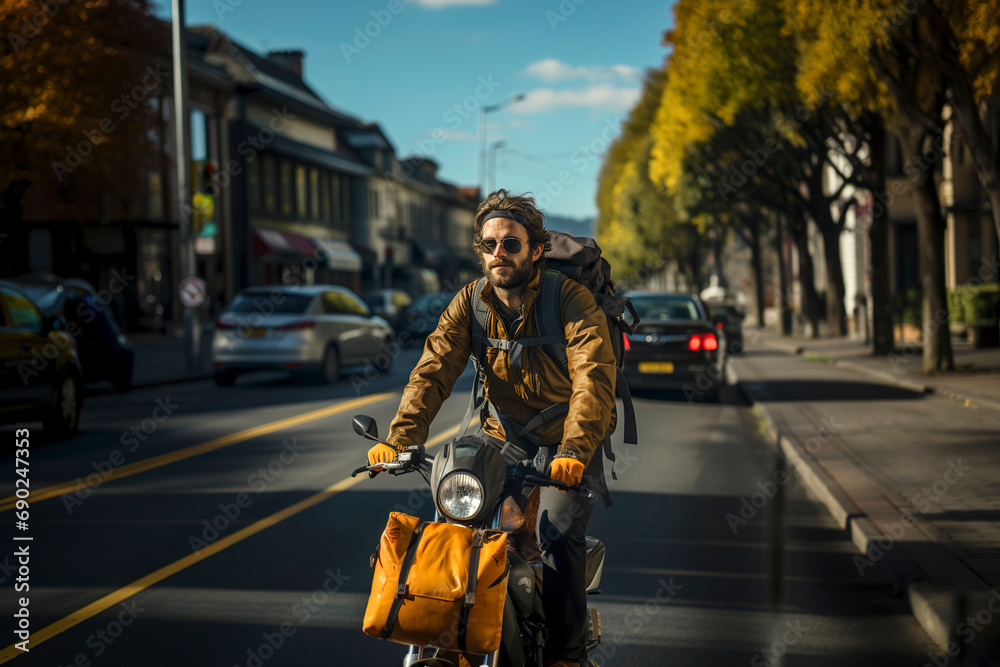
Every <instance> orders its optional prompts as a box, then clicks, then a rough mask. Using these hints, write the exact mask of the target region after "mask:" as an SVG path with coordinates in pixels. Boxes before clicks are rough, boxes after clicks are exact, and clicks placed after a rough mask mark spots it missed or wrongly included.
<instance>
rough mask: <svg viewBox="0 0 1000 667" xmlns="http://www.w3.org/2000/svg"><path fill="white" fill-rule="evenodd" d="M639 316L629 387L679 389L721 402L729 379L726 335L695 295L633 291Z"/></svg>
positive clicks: (631, 341)
mask: <svg viewBox="0 0 1000 667" xmlns="http://www.w3.org/2000/svg"><path fill="white" fill-rule="evenodd" d="M628 296H629V297H630V298H631V299H632V306H633V307H634V308H635V311H636V314H637V315H638V316H639V320H640V322H639V325H638V327H637V328H636V330H635V333H633V334H632V335H630V336H629V337H628V342H629V349H628V351H627V352H626V353H625V368H624V370H623V373H624V375H625V378H626V379H627V380H628V384H629V387H632V388H637V389H641V388H650V389H680V390H682V391H683V392H684V395H685V396H686V397H687V398H689V399H693V398H701V399H704V400H707V401H717V400H718V399H719V391H720V389H721V387H722V385H723V384H725V363H726V354H725V347H726V338H725V333H724V332H723V330H722V329H718V328H716V325H715V322H714V321H712V320H711V319H710V318H709V314H708V311H707V310H706V308H705V305H704V304H703V303H702V302H701V299H699V298H698V297H697V296H695V295H693V294H672V293H654V292H633V293H631V294H629V295H628Z"/></svg>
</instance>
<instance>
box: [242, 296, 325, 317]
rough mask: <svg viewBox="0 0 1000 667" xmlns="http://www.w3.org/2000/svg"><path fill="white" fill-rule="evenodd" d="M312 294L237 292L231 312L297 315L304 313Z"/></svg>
mask: <svg viewBox="0 0 1000 667" xmlns="http://www.w3.org/2000/svg"><path fill="white" fill-rule="evenodd" d="M312 300H313V297H312V295H311V294H290V293H288V292H244V293H243V294H237V295H236V298H235V299H233V302H232V303H231V304H229V308H227V309H226V312H229V313H261V314H263V315H270V314H271V313H280V314H284V315H296V314H299V313H304V312H305V311H306V308H308V307H309V304H310V303H311V302H312Z"/></svg>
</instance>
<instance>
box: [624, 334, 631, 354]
mask: <svg viewBox="0 0 1000 667" xmlns="http://www.w3.org/2000/svg"><path fill="white" fill-rule="evenodd" d="M622 338H624V339H625V351H626V352H628V351H629V350H631V349H632V343H630V342H629V340H628V334H622Z"/></svg>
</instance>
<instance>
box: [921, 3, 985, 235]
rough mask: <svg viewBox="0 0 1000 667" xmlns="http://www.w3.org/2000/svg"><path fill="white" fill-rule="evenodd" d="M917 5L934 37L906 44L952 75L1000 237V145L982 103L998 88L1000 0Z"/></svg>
mask: <svg viewBox="0 0 1000 667" xmlns="http://www.w3.org/2000/svg"><path fill="white" fill-rule="evenodd" d="M918 7H919V9H918V11H919V12H920V14H921V15H922V16H923V17H924V18H923V20H922V23H923V24H924V25H926V27H927V31H928V35H929V37H930V38H929V39H924V40H921V41H919V42H916V43H911V44H907V45H906V46H907V47H908V48H910V49H911V50H913V51H914V52H916V53H918V54H919V57H920V58H921V59H924V60H926V61H929V62H931V63H933V64H934V66H935V67H937V68H938V69H939V70H940V71H941V73H942V74H943V75H944V77H945V78H946V80H947V81H948V89H949V91H950V93H951V98H950V100H949V102H948V103H949V104H950V105H951V107H952V108H953V109H954V111H955V114H954V116H953V118H954V120H955V122H956V124H957V125H958V127H959V129H960V134H961V136H962V138H963V139H964V140H965V144H966V146H968V147H969V152H970V153H971V155H972V160H973V164H974V165H975V167H976V173H977V174H978V176H979V180H980V182H981V183H982V185H983V188H984V189H985V190H986V193H987V196H988V197H989V198H990V210H991V212H992V214H993V227H994V229H995V231H996V234H997V238H998V239H1000V151H998V150H997V148H996V144H995V143H994V142H995V139H996V136H995V134H994V135H991V133H990V131H989V130H988V128H987V124H986V119H985V118H984V116H983V110H984V104H983V103H984V102H985V101H986V100H987V99H989V97H990V96H991V95H993V94H994V93H995V92H996V90H997V81H998V79H1000V0H964V1H962V2H942V1H941V0H927V1H925V2H923V3H920V4H919V5H918ZM994 132H996V130H994Z"/></svg>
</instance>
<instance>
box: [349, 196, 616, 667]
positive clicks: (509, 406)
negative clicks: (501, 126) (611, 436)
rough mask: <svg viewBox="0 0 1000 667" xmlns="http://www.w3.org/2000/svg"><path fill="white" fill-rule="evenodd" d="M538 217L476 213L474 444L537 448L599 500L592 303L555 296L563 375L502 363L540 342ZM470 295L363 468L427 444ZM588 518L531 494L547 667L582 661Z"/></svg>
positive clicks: (608, 413) (598, 331)
mask: <svg viewBox="0 0 1000 667" xmlns="http://www.w3.org/2000/svg"><path fill="white" fill-rule="evenodd" d="M543 218H544V217H543V215H542V213H541V212H540V211H539V210H538V209H537V208H536V207H535V202H534V200H533V199H532V198H531V197H526V196H516V195H511V194H509V193H508V192H507V191H506V190H498V191H496V192H494V193H492V194H490V195H489V196H488V197H487V198H486V200H485V201H483V202H482V203H480V205H479V207H478V208H477V211H476V217H475V229H476V234H475V240H474V245H475V248H476V250H477V253H478V255H479V259H480V265H481V268H482V270H483V273H484V274H485V276H486V284H485V285H484V286H483V288H482V294H481V299H482V301H483V302H484V303H485V304H486V306H487V308H488V310H489V316H488V318H487V321H486V326H485V334H486V336H487V337H488V338H489V339H493V340H492V341H491V344H495V345H494V346H493V347H490V348H488V349H487V350H486V360H487V363H486V364H484V368H483V371H484V388H485V393H486V399H487V401H488V402H489V404H490V407H491V411H490V416H489V417H488V418H487V419H486V421H485V423H484V425H483V434H484V436H485V438H486V439H487V440H488V441H491V442H494V443H495V444H497V445H498V446H501V447H505V450H504V451H505V455H508V456H509V455H510V452H511V451H513V452H515V454H514V456H515V457H516V458H517V459H522V458H534V457H535V456H536V454H537V453H538V450H539V448H540V447H541V448H546V449H547V450H548V453H549V457H548V458H550V459H551V466H550V476H551V477H552V478H553V479H556V480H559V481H561V482H565V483H566V484H570V485H573V484H580V483H581V482H583V483H584V485H585V486H590V487H592V488H595V489H598V490H606V487H605V481H604V470H603V465H602V453H601V444H602V441H603V440H604V438H605V435H606V434H607V433H608V432H609V427H610V426H612V425H613V413H614V405H615V377H616V375H615V356H614V351H613V349H612V347H611V344H610V342H609V340H610V338H609V333H608V325H607V318H606V317H605V314H604V312H603V311H602V310H601V309H600V308H598V307H597V304H596V302H595V301H594V297H593V294H591V292H590V291H589V290H588V289H587V288H585V287H584V286H582V285H580V284H579V283H577V282H575V281H572V280H566V281H565V282H564V284H563V286H562V291H561V293H560V295H559V308H560V316H561V322H562V323H563V328H564V331H565V335H566V355H567V358H568V367H567V369H565V370H564V369H562V368H560V367H559V365H558V364H557V362H556V361H555V360H554V359H552V357H550V356H549V355H548V354H547V353H546V352H545V351H544V350H543V349H542V348H541V347H540V346H536V347H524V348H522V349H521V350H520V351H521V360H520V368H518V367H517V366H516V365H511V363H510V361H511V360H510V358H509V357H510V354H512V352H511V351H510V347H509V346H507V344H506V343H504V342H503V341H512V340H513V341H516V340H518V339H528V338H531V337H535V336H537V335H538V327H537V318H536V314H535V312H534V309H533V307H532V306H533V305H534V303H535V301H536V299H537V298H538V295H539V282H540V280H541V276H542V273H543V272H544V262H545V259H544V258H545V252H546V251H547V250H550V249H551V245H550V242H549V238H550V237H549V231H548V230H546V229H545V228H544V227H543ZM474 287H475V283H470V284H469V285H466V286H465V288H463V289H462V291H460V292H459V293H458V294H457V295H456V296H455V298H454V300H452V302H451V304H450V305H449V306H448V309H447V310H446V311H445V312H444V314H443V315H442V316H441V318H440V320H439V322H438V325H437V328H436V329H435V330H434V332H433V333H431V334H430V335H429V336H428V337H427V341H426V343H425V345H424V350H423V354H422V355H421V357H420V360H419V362H417V365H416V367H415V368H414V369H413V372H412V373H411V374H410V379H409V383H408V384H407V386H406V388H405V390H404V391H403V397H402V400H401V402H400V406H399V411H398V412H397V414H396V417H395V419H394V420H393V422H392V425H391V427H390V432H389V436H388V437H387V438H386V441H387V442H388V443H390V444H391V445H392V447H395V448H396V449H395V450H394V449H393V448H392V447H389V446H386V445H383V444H377V445H375V446H374V447H372V448H371V449H370V450H369V452H368V461H369V464H370V465H375V464H377V463H386V462H389V461H392V460H394V459H395V458H396V453H397V452H396V450H399V451H403V450H405V449H406V448H407V447H409V446H412V445H420V444H423V443H424V441H425V440H426V438H427V433H428V429H429V427H430V424H431V421H433V419H434V417H435V416H436V415H437V412H438V410H439V409H440V407H441V404H442V403H443V402H444V400H445V399H446V398H447V397H448V396H449V395H450V394H451V390H452V388H453V386H454V384H455V381H456V380H457V379H458V377H459V376H460V375H461V374H462V372H463V371H464V370H465V367H466V365H467V363H468V360H469V356H470V354H471V353H472V351H473V341H472V334H471V331H472V328H471V320H470V318H472V317H474V314H473V307H474V305H473V303H472V300H473V298H474V296H473V295H474V291H475V290H474ZM505 346H507V347H506V349H505ZM567 375H568V377H567ZM556 403H567V404H568V411H567V412H566V413H565V416H564V418H562V419H552V420H550V421H547V422H545V423H543V424H542V425H541V426H539V427H538V428H537V429H535V430H534V431H533V433H532V434H531V435H530V436H528V437H519V436H518V435H517V432H518V431H519V429H517V428H516V426H520V425H523V424H529V422H531V421H532V420H533V419H534V418H536V417H537V416H538V415H539V413H540V412H541V411H542V410H544V409H545V408H547V407H550V406H552V405H553V404H556ZM503 423H506V424H507V425H508V428H507V429H505V428H504V426H503ZM513 425H516V426H513ZM592 510H593V494H591V495H590V496H587V495H584V494H582V493H577V492H574V491H562V490H558V489H554V488H543V489H541V490H540V507H539V512H538V523H537V525H536V526H535V533H536V537H537V539H538V542H539V546H540V547H541V549H542V561H543V566H544V573H543V581H544V586H543V588H542V600H543V608H544V612H545V618H546V623H547V626H548V631H549V633H548V637H547V640H546V645H545V655H546V664H548V665H566V666H573V665H579V664H580V661H581V660H583V658H584V656H585V654H586V645H585V642H586V636H587V601H586V592H585V590H584V588H585V569H586V567H585V566H586V547H585V539H584V538H585V533H586V528H587V522H588V521H589V520H590V514H591V512H592Z"/></svg>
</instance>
